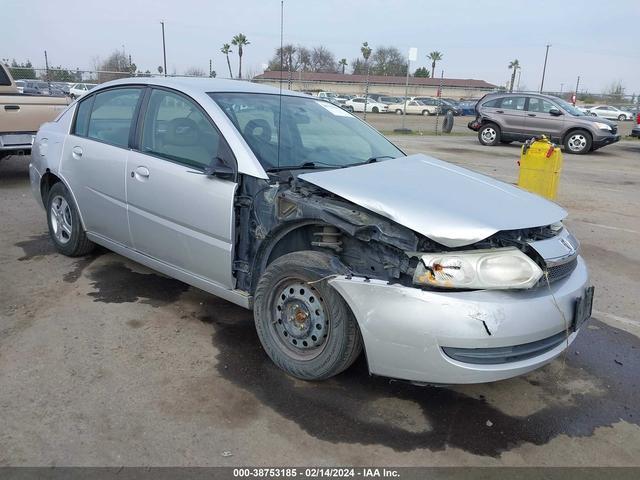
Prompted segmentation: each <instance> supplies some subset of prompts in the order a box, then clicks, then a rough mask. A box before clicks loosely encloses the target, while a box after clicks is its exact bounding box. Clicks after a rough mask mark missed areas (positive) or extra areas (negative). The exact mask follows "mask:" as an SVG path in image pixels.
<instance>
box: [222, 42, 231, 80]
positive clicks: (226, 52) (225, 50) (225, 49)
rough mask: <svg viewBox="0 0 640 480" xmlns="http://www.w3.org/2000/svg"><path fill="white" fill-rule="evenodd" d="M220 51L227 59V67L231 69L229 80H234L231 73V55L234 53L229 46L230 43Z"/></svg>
mask: <svg viewBox="0 0 640 480" xmlns="http://www.w3.org/2000/svg"><path fill="white" fill-rule="evenodd" d="M220 51H221V52H222V53H224V54H225V56H226V57H227V67H229V78H233V73H231V62H230V61H229V54H230V53H231V52H232V50H231V45H229V44H228V43H225V44H224V45H222V48H221V49H220Z"/></svg>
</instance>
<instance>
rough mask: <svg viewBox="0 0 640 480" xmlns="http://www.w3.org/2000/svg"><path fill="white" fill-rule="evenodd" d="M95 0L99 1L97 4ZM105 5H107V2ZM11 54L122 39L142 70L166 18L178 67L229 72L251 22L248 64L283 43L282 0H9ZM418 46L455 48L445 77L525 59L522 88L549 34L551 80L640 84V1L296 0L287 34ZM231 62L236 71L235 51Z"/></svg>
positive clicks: (170, 60) (344, 52) (344, 49)
mask: <svg viewBox="0 0 640 480" xmlns="http://www.w3.org/2000/svg"><path fill="white" fill-rule="evenodd" d="M94 5H95V7H94ZM98 5H99V8H98V7H97V6H98ZM1 11H2V17H3V21H2V28H0V57H9V58H16V59H17V60H19V61H21V60H25V59H27V58H28V59H30V60H31V61H32V62H33V63H34V64H35V65H36V66H43V65H44V55H43V53H42V52H43V51H44V50H45V49H46V50H47V51H48V54H49V59H50V63H51V64H55V65H58V64H60V65H63V66H67V67H71V68H75V67H79V68H81V69H91V68H93V66H94V60H95V58H96V57H100V58H105V57H107V56H108V55H109V53H111V52H112V51H113V50H114V49H116V48H118V49H122V48H123V45H124V48H125V50H126V52H127V53H130V54H131V55H132V57H133V61H134V62H135V63H136V64H137V65H138V67H139V68H140V69H142V70H146V69H149V70H151V71H155V69H156V68H157V66H158V65H161V64H162V45H161V34H160V23H159V22H160V20H164V21H165V22H166V35H167V65H168V70H169V73H171V72H172V71H174V70H175V71H177V73H182V72H184V70H185V69H187V68H189V67H191V66H197V67H200V68H202V69H203V70H208V68H209V59H210V58H212V59H213V61H214V69H215V70H217V72H218V74H219V75H224V74H225V72H226V63H225V59H224V56H223V55H222V54H221V53H220V47H221V45H222V44H223V43H224V42H229V41H230V39H231V37H232V36H233V35H234V34H236V33H238V32H242V33H244V34H246V35H247V37H248V38H249V40H250V41H251V45H249V46H248V47H247V48H246V50H245V55H244V57H243V66H244V70H245V71H246V72H250V73H259V72H261V71H262V65H263V64H265V63H267V61H268V59H269V58H270V57H271V55H272V54H273V50H274V48H275V47H277V46H278V45H279V43H280V24H279V21H280V1H279V0H236V1H229V0H208V1H205V0H200V1H198V0H180V1H176V0H171V1H166V0H155V1H151V0H104V1H101V2H92V1H90V0H82V1H76V0H65V1H55V0H30V1H25V0H3V2H2V7H1ZM363 41H368V42H369V44H370V45H372V46H373V47H374V48H375V46H376V45H395V46H397V47H398V48H400V49H401V50H402V51H406V50H407V49H408V48H409V47H417V48H418V51H419V61H418V62H416V64H415V65H412V70H413V69H414V67H417V66H420V65H427V61H426V59H425V56H426V54H427V53H428V52H430V51H433V50H439V51H441V52H442V53H443V54H444V61H443V62H441V63H440V66H439V67H438V69H440V67H441V68H443V69H444V71H445V76H446V77H456V78H476V79H483V80H487V81H489V82H492V83H495V84H504V83H505V82H506V81H507V79H508V78H509V70H508V69H507V65H508V63H509V61H511V60H513V59H514V58H517V59H518V60H519V61H520V64H521V65H522V79H521V86H522V85H524V86H526V87H528V88H529V89H537V88H538V87H539V84H540V77H541V72H542V63H543V60H544V50H545V44H546V43H550V44H552V47H551V49H550V54H549V63H548V67H547V77H546V80H545V88H549V89H556V90H559V89H560V84H561V83H564V90H565V91H566V90H569V89H572V88H573V86H574V85H575V81H576V77H577V75H581V77H582V83H581V84H582V85H583V86H584V87H585V88H587V89H588V90H589V91H592V92H596V91H604V90H606V89H607V88H608V87H609V85H611V83H612V82H614V81H618V80H620V81H622V83H623V85H624V86H625V88H626V92H627V93H633V92H635V93H640V1H639V0H615V1H605V0H598V1H593V0H582V1H574V0H563V1H560V0H557V1H529V2H527V1H519V0H501V1H496V0H484V1H473V0H449V1H442V0H440V1H418V0H394V1H383V0H367V1H364V0H351V1H346V0H340V1H338V0H314V1H311V0H285V43H295V44H302V45H305V46H309V47H310V46H314V45H324V46H326V47H328V48H329V49H330V50H331V51H333V52H334V53H335V55H336V57H337V58H341V57H346V58H347V59H348V60H349V61H351V60H352V59H353V58H355V57H356V56H358V55H359V48H360V44H361V43H362V42H363ZM232 66H233V69H234V71H236V70H237V56H236V54H235V52H234V54H233V57H232Z"/></svg>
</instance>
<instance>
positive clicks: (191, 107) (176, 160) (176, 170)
mask: <svg viewBox="0 0 640 480" xmlns="http://www.w3.org/2000/svg"><path fill="white" fill-rule="evenodd" d="M144 104H145V106H144V107H143V109H142V111H141V113H140V116H139V126H138V132H137V135H136V148H135V149H134V150H132V151H131V153H130V155H129V158H128V163H127V169H126V171H127V174H126V188H127V204H128V211H129V226H130V229H131V237H132V240H133V247H134V249H135V250H137V251H139V252H141V253H143V254H145V255H148V256H150V257H153V258H155V259H157V260H160V261H162V262H164V263H167V264H169V265H171V266H173V267H177V268H179V269H181V270H183V271H185V272H188V273H190V274H192V275H196V276H198V277H201V278H205V279H207V280H209V281H212V282H215V283H217V284H219V285H220V286H222V287H224V288H233V286H234V279H233V276H232V259H233V243H234V242H233V232H234V224H233V220H234V215H233V202H234V194H235V189H236V183H235V181H232V180H224V179H220V178H216V177H212V176H206V175H204V174H203V170H204V169H205V168H206V167H207V166H209V165H210V164H211V161H212V160H213V159H214V158H215V157H216V156H220V157H222V158H224V159H225V160H226V161H227V162H228V163H229V164H231V163H235V160H234V159H233V157H232V154H231V150H230V148H229V146H228V145H227V143H226V141H225V140H224V137H222V135H221V134H220V132H219V131H218V129H217V128H216V127H215V125H214V124H213V122H212V121H211V119H210V118H209V117H208V115H207V114H206V113H205V112H204V110H202V108H200V106H199V105H198V104H196V102H194V101H193V100H192V99H191V98H188V97H186V96H184V95H182V94H180V93H178V92H175V91H172V90H167V89H160V88H153V89H150V90H149V92H148V93H147V95H146V99H145V102H144Z"/></svg>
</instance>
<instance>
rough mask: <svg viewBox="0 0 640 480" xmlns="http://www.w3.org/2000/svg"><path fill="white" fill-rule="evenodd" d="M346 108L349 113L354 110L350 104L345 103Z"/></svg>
mask: <svg viewBox="0 0 640 480" xmlns="http://www.w3.org/2000/svg"><path fill="white" fill-rule="evenodd" d="M347 110H348V111H349V112H351V113H353V112H354V111H355V110H354V109H353V107H352V106H351V105H347Z"/></svg>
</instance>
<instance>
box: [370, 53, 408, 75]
mask: <svg viewBox="0 0 640 480" xmlns="http://www.w3.org/2000/svg"><path fill="white" fill-rule="evenodd" d="M371 64H372V65H371V70H372V71H373V73H374V74H375V75H391V76H405V75H406V74H407V59H406V58H405V57H404V56H403V55H402V53H401V52H400V50H398V49H397V48H396V47H378V48H376V50H375V52H373V55H371Z"/></svg>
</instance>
